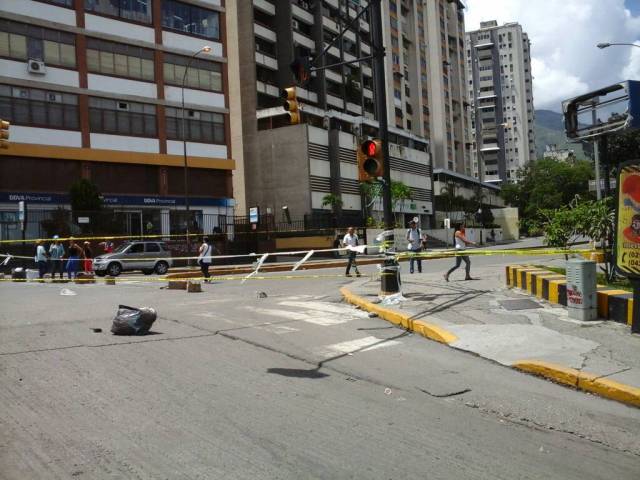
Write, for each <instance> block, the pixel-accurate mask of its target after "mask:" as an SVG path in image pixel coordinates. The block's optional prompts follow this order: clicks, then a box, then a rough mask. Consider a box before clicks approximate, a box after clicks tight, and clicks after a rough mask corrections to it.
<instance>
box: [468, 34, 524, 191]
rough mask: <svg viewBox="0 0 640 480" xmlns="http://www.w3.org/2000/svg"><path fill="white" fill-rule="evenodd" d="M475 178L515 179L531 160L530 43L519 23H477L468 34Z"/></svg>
mask: <svg viewBox="0 0 640 480" xmlns="http://www.w3.org/2000/svg"><path fill="white" fill-rule="evenodd" d="M466 38H467V42H466V45H467V57H468V58H467V69H468V77H469V84H468V89H469V97H470V98H471V103H472V106H473V108H472V138H473V146H474V153H475V155H474V165H473V170H474V176H475V177H476V178H479V179H480V180H482V181H484V182H492V183H501V182H509V181H514V180H515V179H516V172H517V171H518V169H519V168H522V167H524V166H525V165H526V164H527V163H528V162H530V161H532V160H534V159H535V138H534V130H533V129H534V126H533V122H534V117H535V112H534V106H533V84H532V76H531V45H530V42H529V38H528V36H527V34H526V33H524V32H523V31H522V26H520V25H519V24H518V23H506V24H504V25H502V26H499V25H498V23H497V22H496V21H488V22H482V23H481V24H480V29H479V30H476V31H472V32H467V36H466Z"/></svg>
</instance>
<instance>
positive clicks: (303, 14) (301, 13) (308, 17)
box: [291, 3, 313, 24]
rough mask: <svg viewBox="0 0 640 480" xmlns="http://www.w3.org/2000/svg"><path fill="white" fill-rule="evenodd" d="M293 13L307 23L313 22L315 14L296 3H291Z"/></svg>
mask: <svg viewBox="0 0 640 480" xmlns="http://www.w3.org/2000/svg"><path fill="white" fill-rule="evenodd" d="M291 13H292V14H293V16H294V17H297V18H299V19H301V20H304V21H305V22H306V23H310V24H313V15H312V14H311V13H309V12H308V11H306V10H304V9H302V8H300V7H299V6H298V5H296V4H295V3H294V4H292V5H291Z"/></svg>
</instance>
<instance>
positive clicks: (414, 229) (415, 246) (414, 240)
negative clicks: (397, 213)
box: [407, 220, 424, 273]
mask: <svg viewBox="0 0 640 480" xmlns="http://www.w3.org/2000/svg"><path fill="white" fill-rule="evenodd" d="M423 241H424V239H423V237H422V233H421V232H420V229H419V228H418V225H417V224H416V222H415V221H413V220H411V221H410V222H409V230H407V242H409V245H408V247H409V248H408V250H409V251H410V252H413V253H419V252H420V251H422V242H423ZM414 262H415V263H417V264H418V273H422V259H421V258H420V257H414V256H411V257H410V258H409V273H413V264H414Z"/></svg>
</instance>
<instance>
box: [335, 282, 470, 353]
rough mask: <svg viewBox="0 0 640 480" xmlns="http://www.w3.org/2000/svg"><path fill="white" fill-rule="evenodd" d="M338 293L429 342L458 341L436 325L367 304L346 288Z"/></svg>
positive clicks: (447, 342) (352, 302)
mask: <svg viewBox="0 0 640 480" xmlns="http://www.w3.org/2000/svg"><path fill="white" fill-rule="evenodd" d="M340 293H341V294H342V296H343V297H344V299H345V300H346V301H347V302H349V303H351V304H353V305H357V306H358V307H360V308H362V309H363V310H366V311H367V312H372V313H375V314H377V315H378V316H379V317H380V318H382V319H384V320H386V321H388V322H391V323H393V324H394V325H398V326H401V327H402V328H406V329H407V330H410V331H412V332H414V333H418V334H420V335H422V336H423V337H425V338H428V339H430V340H434V341H436V342H440V343H445V344H449V343H453V342H455V341H456V340H458V337H456V336H455V335H454V334H453V333H451V332H448V331H447V330H445V329H444V328H442V327H439V326H437V325H433V324H431V323H426V322H423V321H421V320H412V319H411V317H410V316H409V315H406V314H404V313H400V312H396V311H394V310H391V309H389V308H384V307H381V306H379V305H376V304H374V303H371V302H368V301H367V300H365V299H364V298H362V297H359V296H358V295H356V294H354V293H352V292H351V291H350V290H349V289H348V288H346V287H342V288H341V289H340Z"/></svg>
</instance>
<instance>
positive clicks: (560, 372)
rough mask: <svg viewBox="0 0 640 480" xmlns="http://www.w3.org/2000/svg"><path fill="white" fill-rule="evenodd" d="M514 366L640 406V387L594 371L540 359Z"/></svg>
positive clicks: (524, 361)
mask: <svg viewBox="0 0 640 480" xmlns="http://www.w3.org/2000/svg"><path fill="white" fill-rule="evenodd" d="M513 368H515V369H517V370H521V371H523V372H527V373H531V374H533V375H537V376H540V377H544V378H548V379H549V380H552V381H554V382H557V383H561V384H563V385H568V386H570V387H574V388H576V389H578V390H583V391H585V392H590V393H595V394H596V395H599V396H601V397H605V398H608V399H610V400H616V401H618V402H622V403H626V404H627V405H633V406H636V407H640V388H636V387H632V386H630V385H625V384H624V383H619V382H616V381H614V380H609V379H606V378H602V377H599V376H598V375H595V374H593V373H588V372H582V371H580V370H576V369H574V368H568V367H564V366H562V365H556V364H554V363H549V362H542V361H538V360H522V361H518V362H516V363H514V364H513Z"/></svg>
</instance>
